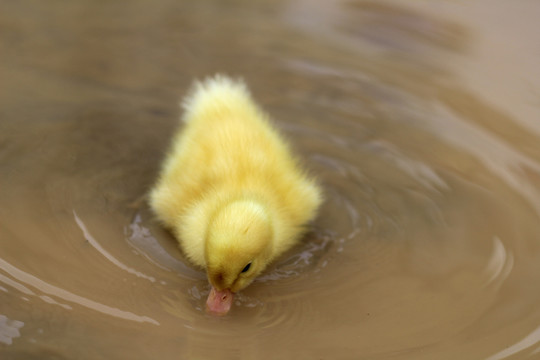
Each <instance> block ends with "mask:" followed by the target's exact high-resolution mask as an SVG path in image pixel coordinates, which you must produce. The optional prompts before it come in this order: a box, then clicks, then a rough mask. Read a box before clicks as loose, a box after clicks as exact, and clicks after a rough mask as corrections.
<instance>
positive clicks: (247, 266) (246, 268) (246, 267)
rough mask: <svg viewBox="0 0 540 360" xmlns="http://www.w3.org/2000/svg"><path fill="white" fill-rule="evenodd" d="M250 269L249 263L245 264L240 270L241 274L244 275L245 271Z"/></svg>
mask: <svg viewBox="0 0 540 360" xmlns="http://www.w3.org/2000/svg"><path fill="white" fill-rule="evenodd" d="M250 267H251V263H249V264H247V265H246V266H245V267H244V268H243V269H242V272H243V273H245V272H246V271H248V270H249V268H250Z"/></svg>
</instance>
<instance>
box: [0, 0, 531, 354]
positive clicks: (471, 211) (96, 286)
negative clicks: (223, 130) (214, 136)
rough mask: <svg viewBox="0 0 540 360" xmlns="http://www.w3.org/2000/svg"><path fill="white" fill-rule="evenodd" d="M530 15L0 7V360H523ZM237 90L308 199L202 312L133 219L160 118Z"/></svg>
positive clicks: (451, 5) (307, 8) (295, 5)
mask: <svg viewBox="0 0 540 360" xmlns="http://www.w3.org/2000/svg"><path fill="white" fill-rule="evenodd" d="M539 17H540V3H539V2H538V1H535V0H529V1H527V0H523V1H519V2H517V1H515V2H514V1H512V2H510V1H505V0H498V1H487V0H471V1H414V2H413V1H411V2H403V1H397V0H396V1H385V2H379V1H377V2H375V1H372V2H369V1H368V2H366V1H325V0H318V1H316V0H297V1H293V0H290V1H285V0H281V1H270V0H266V1H259V2H249V1H235V2H223V1H197V2H195V1H193V2H188V1H184V2H181V1H173V0H159V1H154V2H149V1H131V2H124V1H108V2H96V1H78V2H50V1H48V2H43V1H38V0H34V1H30V0H28V1H26V0H23V1H10V0H6V1H2V2H1V3H0V358H2V359H156V358H159V359H214V358H215V359H289V358H295V359H489V360H498V359H505V358H511V359H524V358H540V286H539V285H538V284H539V277H540V231H539V224H540V221H539V217H540V142H539V141H540V71H539V70H538V69H539V68H538V65H537V64H539V63H540V47H539V43H538V33H539V30H540V29H539V25H538V18H539ZM216 71H222V72H226V73H229V74H232V75H242V76H243V77H244V78H245V79H246V80H247V82H248V83H249V85H250V86H251V88H252V89H253V93H254V94H255V97H256V98H257V99H258V100H259V102H260V103H262V105H263V106H264V107H265V109H267V110H268V112H270V113H271V114H272V116H273V117H274V118H275V119H276V122H277V123H278V125H279V127H281V128H282V129H283V131H284V132H285V134H286V135H288V137H289V138H290V139H291V140H292V142H293V144H294V146H295V148H296V149H297V150H298V151H299V152H300V153H301V154H302V155H303V156H304V157H305V159H306V163H307V165H308V166H309V167H310V168H311V169H312V171H313V173H314V174H316V175H317V176H318V177H319V178H320V179H321V182H322V183H323V184H324V188H325V191H326V197H327V201H326V203H325V205H324V206H323V208H322V211H321V213H320V216H319V218H318V219H317V221H316V222H315V224H314V230H313V232H312V233H310V234H309V236H307V237H306V239H305V240H304V241H303V243H302V244H301V245H300V246H299V247H297V248H296V249H294V251H292V252H290V253H289V254H287V255H286V256H285V257H284V258H282V259H281V260H280V261H279V262H278V263H277V264H275V265H274V266H273V267H272V268H271V269H269V270H268V271H267V272H266V273H265V274H264V276H262V278H260V279H259V280H258V281H257V282H255V283H254V284H253V285H252V286H250V287H249V288H248V289H246V291H244V292H242V293H241V294H239V296H238V300H237V303H236V304H235V306H234V308H233V310H232V311H231V313H230V314H229V315H228V316H226V317H225V318H213V317H211V316H208V315H206V314H205V312H204V300H205V297H206V295H207V294H208V291H209V287H208V284H207V281H206V280H205V277H204V274H203V273H202V272H200V271H198V270H195V269H193V268H192V267H191V266H190V265H189V264H187V263H186V262H185V261H184V260H183V259H182V255H181V253H180V252H179V250H178V249H177V247H176V245H175V243H174V241H173V239H172V238H171V236H170V235H169V234H167V233H166V232H164V231H163V230H162V229H160V228H159V227H158V226H157V225H156V224H154V222H153V221H152V216H151V214H150V213H149V211H148V209H147V206H146V205H145V204H144V199H143V195H144V194H145V192H146V191H147V190H148V188H149V186H150V185H151V184H152V182H153V181H154V178H155V176H156V172H157V169H158V167H159V163H160V161H161V159H162V157H163V153H164V150H165V149H166V147H167V145H168V141H169V139H170V136H171V131H172V130H173V129H174V128H175V127H176V125H177V123H178V117H179V108H178V106H177V103H178V100H179V98H180V97H181V96H182V95H183V94H184V93H185V90H186V89H187V87H188V86H189V84H190V83H191V81H192V80H193V79H194V78H196V77H202V76H205V75H209V74H213V73H215V72H216Z"/></svg>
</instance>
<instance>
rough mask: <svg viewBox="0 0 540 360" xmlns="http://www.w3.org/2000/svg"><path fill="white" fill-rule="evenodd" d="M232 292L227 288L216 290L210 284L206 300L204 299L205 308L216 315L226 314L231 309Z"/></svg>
mask: <svg viewBox="0 0 540 360" xmlns="http://www.w3.org/2000/svg"><path fill="white" fill-rule="evenodd" d="M233 297H234V293H233V292H231V290H229V289H224V290H216V288H215V287H213V286H212V290H210V294H209V295H208V300H206V310H207V311H208V312H209V313H210V314H212V315H217V316H223V315H226V314H227V313H228V312H229V310H230V309H231V305H232V301H233Z"/></svg>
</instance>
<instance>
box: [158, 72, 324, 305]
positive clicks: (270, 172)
mask: <svg viewBox="0 0 540 360" xmlns="http://www.w3.org/2000/svg"><path fill="white" fill-rule="evenodd" d="M183 107H184V112H185V113H184V116H183V121H184V122H185V126H184V127H183V129H182V131H181V132H179V133H178V134H177V135H176V136H175V138H174V141H173V144H172V148H171V149H170V152H169V154H168V156H167V158H166V160H165V163H164V165H163V168H162V171H161V174H160V176H159V180H158V182H157V184H156V185H155V187H154V188H153V189H152V191H151V194H150V205H151V207H152V209H153V210H154V212H155V214H156V215H157V217H158V219H159V220H160V221H161V222H162V223H163V224H164V225H165V226H167V227H168V228H170V229H171V230H172V232H173V233H174V235H175V237H176V238H177V239H178V242H179V243H180V247H181V249H182V250H183V252H184V253H185V255H186V256H187V257H188V258H189V260H191V261H192V262H193V263H194V264H196V265H198V266H200V267H203V268H205V269H206V273H207V276H208V280H209V281H210V284H211V285H212V289H211V291H210V295H209V297H208V300H207V308H208V310H209V311H210V312H212V313H215V314H218V315H224V314H226V313H227V312H228V311H229V309H230V307H231V304H232V300H233V294H234V293H235V292H238V291H239V290H242V289H243V288H245V287H246V286H248V285H249V284H250V283H251V282H252V281H253V280H254V279H255V277H257V276H258V275H259V274H260V273H261V272H262V271H263V270H264V269H265V267H266V266H267V265H268V264H269V263H270V262H271V261H272V260H274V259H275V258H276V257H277V256H279V255H280V254H282V253H283V252H284V251H286V250H288V249H289V248H291V247H292V246H293V245H294V244H295V243H296V242H297V241H298V238H299V236H300V235H301V234H302V233H303V232H304V229H305V227H304V225H305V224H306V223H307V222H308V221H310V220H312V219H313V217H314V216H315V213H316V211H317V208H318V207H319V205H320V203H321V191H320V189H319V188H318V186H317V185H316V183H315V182H314V181H313V180H312V179H310V178H308V177H307V176H306V174H305V172H304V171H303V170H302V168H301V167H300V166H299V164H298V162H297V161H296V160H295V158H293V157H292V155H291V153H290V151H289V147H288V146H287V144H286V143H285V142H284V140H283V139H282V138H281V137H280V135H279V134H278V132H277V131H276V130H275V129H273V128H272V126H271V124H270V122H269V119H268V116H267V115H266V114H265V113H264V112H263V111H262V110H261V109H260V108H259V107H258V106H257V105H256V104H255V103H254V101H253V99H252V98H251V95H250V93H249V91H248V89H247V88H246V86H245V84H244V83H243V82H241V81H237V80H233V79H230V78H228V77H225V76H220V75H217V76H215V77H213V78H207V79H205V80H204V81H203V82H197V83H196V84H195V86H194V87H193V89H192V91H191V93H190V95H189V96H188V97H187V98H186V99H185V100H184V102H183Z"/></svg>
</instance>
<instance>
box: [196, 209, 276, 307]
mask: <svg viewBox="0 0 540 360" xmlns="http://www.w3.org/2000/svg"><path fill="white" fill-rule="evenodd" d="M272 252H273V230H272V221H271V218H270V214H269V213H268V211H267V209H266V208H265V207H264V206H263V205H261V204H260V203H258V202H256V201H253V200H237V201H232V202H230V203H228V204H226V205H225V206H223V207H222V208H220V209H219V210H218V211H217V213H216V215H215V216H214V218H213V219H212V221H211V222H210V224H209V228H208V233H207V238H206V243H205V261H206V272H207V276H208V281H209V282H210V284H211V285H212V290H211V292H210V295H209V297H208V301H207V306H208V310H209V311H210V312H212V313H215V314H218V315H224V314H226V313H227V312H228V310H229V309H230V306H231V304H232V300H233V294H234V293H235V292H238V291H240V290H242V289H243V288H245V287H246V286H248V285H249V284H250V283H251V282H252V281H253V280H254V279H255V278H256V277H257V276H258V275H259V274H260V273H261V272H262V271H263V270H264V269H265V267H266V265H267V264H268V263H269V262H270V261H271V260H272Z"/></svg>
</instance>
